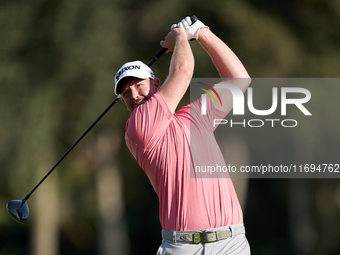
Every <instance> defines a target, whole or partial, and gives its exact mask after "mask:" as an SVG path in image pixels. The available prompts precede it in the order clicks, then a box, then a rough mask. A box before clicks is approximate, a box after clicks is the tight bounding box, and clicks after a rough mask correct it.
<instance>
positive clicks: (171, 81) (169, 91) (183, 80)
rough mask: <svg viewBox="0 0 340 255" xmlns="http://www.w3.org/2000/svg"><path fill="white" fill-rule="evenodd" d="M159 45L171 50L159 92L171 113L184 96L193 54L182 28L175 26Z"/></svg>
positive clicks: (188, 82) (191, 67)
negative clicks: (167, 70)
mask: <svg viewBox="0 0 340 255" xmlns="http://www.w3.org/2000/svg"><path fill="white" fill-rule="evenodd" d="M161 46H162V47H164V48H168V51H167V52H173V54H172V57H171V62H170V70H169V75H168V77H167V79H166V80H165V82H164V84H163V85H162V87H161V88H160V89H159V93H160V94H161V95H162V97H163V98H164V100H165V102H166V103H167V105H168V106H169V108H170V110H171V112H172V113H174V112H175V110H176V108H177V105H178V104H179V102H180V101H181V99H182V97H183V96H184V94H185V92H186V90H187V89H188V86H189V84H190V80H191V78H192V75H193V72H194V56H193V54H192V51H191V47H190V44H189V41H188V38H187V34H186V32H185V30H184V29H181V28H175V29H173V30H171V31H170V32H169V34H168V35H167V36H166V37H165V40H164V41H161Z"/></svg>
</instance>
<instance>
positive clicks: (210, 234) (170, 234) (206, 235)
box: [162, 224, 246, 244]
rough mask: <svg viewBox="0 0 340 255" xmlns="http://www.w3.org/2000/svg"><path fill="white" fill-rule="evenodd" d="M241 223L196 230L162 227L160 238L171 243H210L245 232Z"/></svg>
mask: <svg viewBox="0 0 340 255" xmlns="http://www.w3.org/2000/svg"><path fill="white" fill-rule="evenodd" d="M245 233H246V231H245V228H244V225H243V224H235V225H231V226H227V227H221V228H215V229H210V230H209V229H208V230H198V231H170V230H164V229H162V238H163V239H164V240H167V241H170V242H173V243H194V244H199V243H212V242H217V241H219V240H224V239H227V238H229V237H233V236H236V235H240V234H245Z"/></svg>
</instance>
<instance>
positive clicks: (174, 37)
mask: <svg viewBox="0 0 340 255" xmlns="http://www.w3.org/2000/svg"><path fill="white" fill-rule="evenodd" d="M185 37H186V32H185V31H184V30H183V29H179V28H177V29H172V30H171V31H170V32H169V33H168V35H167V36H166V37H165V38H164V40H163V41H161V42H160V44H161V46H162V47H163V48H167V49H168V50H167V51H166V52H167V53H168V52H173V51H174V48H175V45H176V42H177V41H178V40H179V39H181V38H185Z"/></svg>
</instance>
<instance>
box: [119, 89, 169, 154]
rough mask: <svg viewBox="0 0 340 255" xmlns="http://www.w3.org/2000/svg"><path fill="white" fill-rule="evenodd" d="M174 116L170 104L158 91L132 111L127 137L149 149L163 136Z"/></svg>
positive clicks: (127, 127)
mask: <svg viewBox="0 0 340 255" xmlns="http://www.w3.org/2000/svg"><path fill="white" fill-rule="evenodd" d="M172 118H173V114H172V113H171V111H170V109H169V107H168V105H167V104H166V102H165V101H164V99H163V97H162V96H161V94H160V93H158V92H156V93H155V94H154V95H153V96H152V97H151V98H150V99H149V100H148V101H146V102H145V103H144V104H142V105H140V106H139V107H137V108H136V109H134V111H133V112H132V113H131V116H130V118H129V120H128V122H127V124H126V134H125V137H126V139H127V140H130V144H131V143H132V144H134V145H135V146H139V147H141V148H143V149H144V150H147V149H148V148H150V146H152V145H153V144H154V143H155V142H157V141H158V139H160V138H161V137H162V135H163V134H164V132H165V130H166V128H167V127H168V126H169V123H170V122H171V119H172Z"/></svg>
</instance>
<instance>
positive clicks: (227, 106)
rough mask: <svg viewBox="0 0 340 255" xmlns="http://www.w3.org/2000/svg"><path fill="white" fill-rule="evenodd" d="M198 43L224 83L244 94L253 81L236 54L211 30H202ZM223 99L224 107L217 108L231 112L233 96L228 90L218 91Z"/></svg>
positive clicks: (218, 106)
mask: <svg viewBox="0 0 340 255" xmlns="http://www.w3.org/2000/svg"><path fill="white" fill-rule="evenodd" d="M198 41H199V43H200V44H201V45H202V47H203V48H204V49H205V50H206V52H207V53H208V54H209V55H210V57H211V59H212V61H213V62H214V64H215V66H216V68H217V70H218V72H219V73H220V76H221V78H222V80H223V81H222V82H221V83H224V84H231V85H234V86H237V87H239V88H240V89H241V90H242V91H243V92H245V91H246V89H247V88H248V86H249V84H250V82H251V79H250V77H249V75H248V72H247V70H246V69H245V67H244V66H243V64H242V63H241V61H240V60H239V59H238V57H237V56H236V55H235V54H234V52H233V51H232V50H231V49H230V48H229V47H228V46H227V45H226V44H225V43H224V42H223V41H222V40H221V39H220V38H218V37H217V36H216V35H215V34H214V33H213V32H211V31H210V30H209V28H201V29H200V31H199V34H198ZM216 90H217V92H218V93H219V95H220V96H221V98H222V103H223V106H221V105H219V104H218V105H217V106H216V108H217V109H219V110H221V111H223V112H229V111H230V110H231V109H232V106H233V104H232V95H231V93H230V91H229V90H228V89H216Z"/></svg>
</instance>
